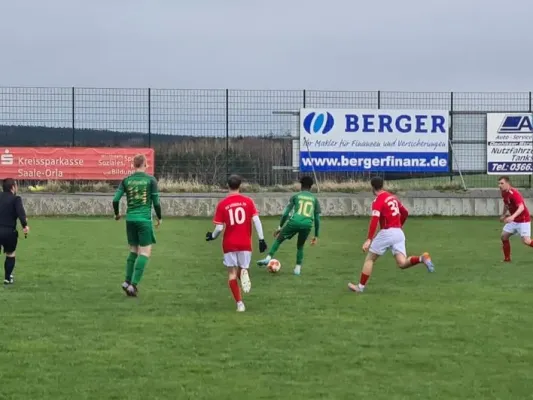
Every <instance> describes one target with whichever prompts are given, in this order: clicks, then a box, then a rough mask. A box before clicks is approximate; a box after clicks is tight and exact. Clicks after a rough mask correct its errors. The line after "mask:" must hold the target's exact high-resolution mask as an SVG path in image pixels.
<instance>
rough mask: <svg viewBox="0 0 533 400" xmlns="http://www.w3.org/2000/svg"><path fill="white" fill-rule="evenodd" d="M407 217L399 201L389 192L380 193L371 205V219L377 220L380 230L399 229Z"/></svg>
mask: <svg viewBox="0 0 533 400" xmlns="http://www.w3.org/2000/svg"><path fill="white" fill-rule="evenodd" d="M407 215H408V212H407V209H406V208H405V207H404V206H403V204H402V203H401V202H400V200H398V198H397V197H396V196H394V195H393V194H391V193H389V192H381V193H380V194H378V196H377V197H376V198H375V199H374V202H373V203H372V217H378V218H379V227H380V228H381V229H389V228H401V227H402V226H403V223H404V222H405V220H406V219H407Z"/></svg>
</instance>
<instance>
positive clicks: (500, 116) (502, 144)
mask: <svg viewBox="0 0 533 400" xmlns="http://www.w3.org/2000/svg"><path fill="white" fill-rule="evenodd" d="M532 136H533V114H531V113H508V114H504V113H489V114H487V174H488V175H503V174H509V175H531V174H532V173H533V164H532V161H533V157H532V155H533V140H532Z"/></svg>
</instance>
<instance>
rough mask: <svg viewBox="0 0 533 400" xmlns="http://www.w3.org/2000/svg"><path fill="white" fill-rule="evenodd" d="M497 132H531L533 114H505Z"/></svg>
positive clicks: (532, 130) (532, 128)
mask: <svg viewBox="0 0 533 400" xmlns="http://www.w3.org/2000/svg"><path fill="white" fill-rule="evenodd" d="M498 133H533V116H532V115H527V114H524V115H506V116H505V118H504V119H503V121H502V124H501V125H500V129H498Z"/></svg>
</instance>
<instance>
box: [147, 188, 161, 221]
mask: <svg viewBox="0 0 533 400" xmlns="http://www.w3.org/2000/svg"><path fill="white" fill-rule="evenodd" d="M150 186H151V187H150V189H151V190H150V193H151V196H152V204H153V205H154V211H155V216H156V217H157V220H158V221H159V222H161V220H162V219H163V217H162V215H161V197H160V196H159V187H158V186H157V181H156V180H155V178H152V181H151V182H150Z"/></svg>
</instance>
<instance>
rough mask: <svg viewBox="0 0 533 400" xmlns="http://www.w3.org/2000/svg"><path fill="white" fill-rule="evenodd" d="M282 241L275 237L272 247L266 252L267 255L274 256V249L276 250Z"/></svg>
mask: <svg viewBox="0 0 533 400" xmlns="http://www.w3.org/2000/svg"><path fill="white" fill-rule="evenodd" d="M281 243H282V242H280V241H279V240H278V239H276V240H275V241H274V243H273V244H272V247H271V248H270V251H269V252H268V255H269V256H270V257H274V254H276V251H278V249H279V246H280V245H281Z"/></svg>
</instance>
